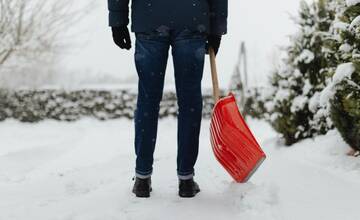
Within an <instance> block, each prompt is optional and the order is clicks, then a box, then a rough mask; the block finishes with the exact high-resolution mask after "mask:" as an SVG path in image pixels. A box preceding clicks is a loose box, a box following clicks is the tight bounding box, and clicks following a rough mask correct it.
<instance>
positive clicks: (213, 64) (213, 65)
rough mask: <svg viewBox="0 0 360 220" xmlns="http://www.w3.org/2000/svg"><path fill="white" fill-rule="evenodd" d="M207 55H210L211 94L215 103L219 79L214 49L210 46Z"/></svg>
mask: <svg viewBox="0 0 360 220" xmlns="http://www.w3.org/2000/svg"><path fill="white" fill-rule="evenodd" d="M209 55H210V66H211V78H212V85H213V96H214V101H215V103H217V102H218V101H219V99H220V89H219V80H218V76H217V69H216V59H215V51H214V49H213V48H212V47H210V48H209Z"/></svg>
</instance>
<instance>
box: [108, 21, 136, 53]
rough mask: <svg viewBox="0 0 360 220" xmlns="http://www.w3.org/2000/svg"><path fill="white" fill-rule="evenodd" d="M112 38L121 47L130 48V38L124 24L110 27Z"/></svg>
mask: <svg viewBox="0 0 360 220" xmlns="http://www.w3.org/2000/svg"><path fill="white" fill-rule="evenodd" d="M111 30H112V35H113V40H114V42H115V44H116V45H118V46H119V47H120V48H121V49H127V50H130V48H131V39H130V33H129V29H128V28H127V27H126V26H121V27H112V28H111Z"/></svg>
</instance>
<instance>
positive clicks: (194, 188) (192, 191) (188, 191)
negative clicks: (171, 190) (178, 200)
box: [179, 178, 200, 198]
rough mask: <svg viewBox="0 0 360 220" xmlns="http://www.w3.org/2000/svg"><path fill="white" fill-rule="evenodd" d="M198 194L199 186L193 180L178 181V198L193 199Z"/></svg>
mask: <svg viewBox="0 0 360 220" xmlns="http://www.w3.org/2000/svg"><path fill="white" fill-rule="evenodd" d="M199 192H200V188H199V185H198V184H197V183H196V182H195V181H194V179H193V178H191V179H188V180H179V196H180V197H183V198H191V197H194V196H195V195H196V194H197V193H199Z"/></svg>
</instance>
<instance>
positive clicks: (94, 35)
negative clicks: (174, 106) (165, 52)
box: [61, 0, 310, 88]
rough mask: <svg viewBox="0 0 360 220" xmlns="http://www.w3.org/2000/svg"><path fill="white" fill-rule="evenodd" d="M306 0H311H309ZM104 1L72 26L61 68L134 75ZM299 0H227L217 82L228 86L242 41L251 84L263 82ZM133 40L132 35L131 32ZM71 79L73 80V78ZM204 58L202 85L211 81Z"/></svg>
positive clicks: (94, 74)
mask: <svg viewBox="0 0 360 220" xmlns="http://www.w3.org/2000/svg"><path fill="white" fill-rule="evenodd" d="M309 1H310V0H309ZM106 4H107V1H101V2H98V3H97V7H95V8H94V11H93V13H92V14H91V15H89V16H87V17H86V18H85V20H84V21H83V22H82V23H81V24H78V25H77V26H74V30H76V32H75V33H76V34H73V38H72V41H73V45H78V46H77V47H76V48H75V49H71V50H68V51H67V53H66V54H65V55H64V59H63V60H62V62H61V66H62V68H64V70H66V71H65V72H70V73H71V74H73V75H76V74H77V75H79V77H80V78H83V77H89V78H90V77H93V78H97V77H98V78H101V77H106V76H108V75H111V76H113V77H116V78H121V79H129V78H130V79H133V80H134V81H136V79H137V75H136V71H135V65H134V62H133V60H134V58H133V56H134V55H133V54H134V48H132V50H130V51H124V50H120V49H119V48H117V47H116V46H115V45H114V44H113V42H112V38H111V32H110V28H109V27H108V26H107V14H108V12H107V5H106ZM299 4H300V0H272V1H254V0H229V20H228V22H229V24H228V34H227V35H225V36H224V37H223V41H222V45H221V48H220V52H219V54H218V58H217V59H218V72H219V80H220V85H221V86H222V87H223V88H227V87H228V84H229V80H230V77H231V74H232V73H233V70H234V66H235V63H236V60H237V57H238V52H239V46H240V42H241V41H245V42H246V45H247V50H248V66H249V75H250V83H251V84H258V83H265V82H266V80H267V76H268V75H269V73H270V71H271V69H272V66H273V60H274V56H276V52H275V51H276V50H277V48H278V46H282V45H285V44H286V43H287V40H288V37H287V36H288V35H289V34H291V33H294V31H295V30H296V29H295V25H294V23H293V22H292V20H291V19H290V16H289V15H290V14H291V15H296V14H297V12H298V8H299ZM132 40H133V44H134V35H133V34H132ZM166 79H167V81H168V85H170V86H172V85H171V82H172V81H173V68H172V60H171V57H169V62H168V69H167V73H166ZM74 80H77V78H76V77H74ZM210 80H211V78H210V72H209V67H208V60H207V63H206V68H205V72H204V80H203V86H204V87H210V86H211V81H210Z"/></svg>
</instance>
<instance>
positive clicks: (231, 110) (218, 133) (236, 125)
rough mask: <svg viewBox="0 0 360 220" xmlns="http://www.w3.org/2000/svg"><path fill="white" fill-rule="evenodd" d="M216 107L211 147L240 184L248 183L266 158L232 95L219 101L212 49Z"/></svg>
mask: <svg viewBox="0 0 360 220" xmlns="http://www.w3.org/2000/svg"><path fill="white" fill-rule="evenodd" d="M209 54H210V64H211V76H212V83H213V96H214V100H215V106H214V109H213V112H212V116H211V123H210V134H211V145H212V149H213V151H214V154H215V157H216V159H217V160H218V161H219V162H220V164H221V165H222V166H223V167H224V168H225V170H226V171H227V172H228V173H229V174H230V175H231V176H232V177H233V179H234V180H235V181H236V182H238V183H245V182H247V181H248V180H249V179H250V177H251V176H252V175H253V174H254V173H255V172H256V170H257V169H258V168H259V167H260V165H261V164H262V162H263V161H264V160H265V158H266V155H265V153H264V152H263V151H262V149H261V148H260V146H259V144H258V142H257V141H256V139H255V137H254V135H253V134H252V132H251V131H250V129H249V127H248V126H247V124H246V123H245V120H244V119H243V117H242V116H241V113H240V112H239V109H238V106H237V104H236V100H235V97H234V95H233V94H231V93H230V94H229V95H228V96H226V97H224V98H221V99H220V91H219V83H218V77H217V70H216V61H215V53H214V50H213V48H209Z"/></svg>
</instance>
